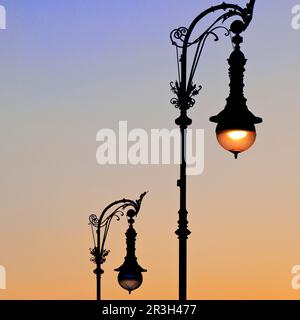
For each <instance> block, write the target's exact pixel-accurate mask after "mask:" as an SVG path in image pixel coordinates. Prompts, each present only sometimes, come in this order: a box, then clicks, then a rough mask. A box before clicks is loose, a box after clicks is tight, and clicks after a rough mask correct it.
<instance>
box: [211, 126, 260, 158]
mask: <svg viewBox="0 0 300 320" xmlns="http://www.w3.org/2000/svg"><path fill="white" fill-rule="evenodd" d="M216 134H217V140H218V142H219V144H220V145H221V146H222V147H223V148H224V149H225V150H227V151H230V152H232V153H233V154H234V156H235V158H237V157H238V155H239V153H241V152H244V151H246V150H248V149H249V148H251V147H252V145H253V144H254V142H255V140H256V130H255V126H254V125H253V124H250V125H248V126H245V127H238V126H237V127H234V126H224V125H222V124H218V126H217V129H216Z"/></svg>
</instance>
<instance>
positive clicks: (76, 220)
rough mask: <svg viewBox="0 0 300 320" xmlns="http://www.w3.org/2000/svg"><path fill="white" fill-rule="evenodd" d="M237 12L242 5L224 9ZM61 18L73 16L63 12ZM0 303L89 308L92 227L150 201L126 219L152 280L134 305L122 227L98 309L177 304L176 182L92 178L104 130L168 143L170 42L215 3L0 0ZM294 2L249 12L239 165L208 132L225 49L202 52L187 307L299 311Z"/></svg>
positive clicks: (140, 174) (165, 171) (113, 169)
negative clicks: (252, 302) (206, 304)
mask: <svg viewBox="0 0 300 320" xmlns="http://www.w3.org/2000/svg"><path fill="white" fill-rule="evenodd" d="M233 2H235V3H241V4H245V3H246V1H233ZM70 3H72V5H70ZM0 4H3V5H5V6H6V9H7V28H8V29H7V30H5V31H3V30H0V43H1V45H0V48H1V49H0V70H1V72H0V77H1V87H0V106H1V107H0V139H1V149H0V150H1V151H0V152H1V153H0V155H1V169H0V194H1V201H0V265H3V266H5V267H6V270H7V287H8V288H7V290H6V291H1V290H0V299H94V298H95V277H94V275H93V273H92V270H93V268H94V265H93V264H92V263H91V262H90V261H89V259H90V255H89V248H90V247H91V246H92V237H91V234H90V229H89V227H88V216H89V214H90V213H94V212H95V213H99V212H100V211H101V209H103V208H104V207H105V206H106V205H107V204H109V203H110V202H112V201H114V200H116V199H119V198H123V197H128V198H137V197H138V196H139V194H140V193H141V192H143V191H145V190H149V194H148V195H147V198H146V199H145V201H144V204H143V208H142V211H141V213H140V216H139V218H138V219H137V223H136V229H137V232H138V239H137V240H138V241H137V255H138V259H139V262H140V264H141V265H142V266H143V267H144V268H146V269H148V272H147V273H146V274H145V275H144V283H143V285H142V287H141V288H140V289H139V290H137V291H136V292H134V293H133V294H132V295H131V296H129V295H128V293H127V292H125V290H123V289H121V288H120V287H119V285H118V283H117V281H116V276H117V275H116V273H115V272H114V271H113V269H114V268H116V267H118V266H119V265H120V264H121V263H122V262H123V257H124V255H125V236H124V233H125V230H126V222H125V220H124V219H123V221H122V222H119V223H115V224H114V225H113V226H112V229H111V233H110V236H109V240H108V243H107V247H108V249H110V250H111V253H110V255H109V257H108V259H107V262H106V263H105V265H104V270H105V274H104V276H103V298H104V299H176V298H177V286H178V282H177V275H178V266H177V254H178V241H177V238H176V236H175V234H174V231H175V230H176V227H177V220H178V215H177V211H178V188H177V187H176V180H177V178H178V173H179V170H178V168H177V167H176V166H174V165H169V166H166V165H165V166H125V165H123V166H99V165H97V163H96V160H95V154H96V149H97V146H98V143H97V142H96V140H95V137H96V133H97V131H98V130H99V129H101V128H106V127H108V128H117V125H118V121H119V120H128V122H129V128H144V129H146V130H150V129H152V128H173V127H175V125H174V119H175V117H176V116H177V115H178V111H177V110H176V109H174V108H173V106H171V105H170V104H169V100H170V98H171V97H172V96H171V93H170V90H169V82H170V81H171V80H175V79H176V64H175V52H174V48H173V47H172V46H171V44H170V41H169V32H170V31H171V30H172V29H173V28H175V27H179V26H182V25H188V24H189V22H191V20H192V19H193V18H194V17H195V16H196V15H197V14H198V13H200V12H201V11H202V10H204V9H206V8H207V7H209V6H211V5H214V4H218V1H199V0H198V1H196V0H187V1H184V2H183V1H177V0H163V1H161V0H142V1H140V0H139V1H138V0H113V1H103V0H89V1H85V0H72V1H69V0H60V1H50V0H43V1H37V0H26V1H24V0H23V1H22V0H14V1H8V0H7V1H4V0H1V1H0ZM295 4H297V2H296V0H285V1H271V0H264V1H262V0H257V5H256V8H255V16H254V19H253V22H252V24H251V26H250V27H249V29H248V30H247V32H246V34H245V35H244V39H245V43H244V44H243V51H244V52H245V55H246V57H247V58H248V64H247V72H246V74H245V84H246V88H245V92H246V96H247V98H248V106H249V108H250V109H251V110H252V111H253V112H254V113H255V114H256V115H257V116H261V117H263V119H264V123H263V124H262V125H259V126H258V128H257V129H258V138H257V142H256V144H255V146H254V147H253V148H252V149H251V150H250V151H248V152H247V153H245V154H243V155H242V156H241V157H240V159H239V160H238V161H235V160H234V159H233V157H232V155H230V154H229V153H227V152H225V151H224V150H223V149H221V148H220V147H219V145H218V143H217V141H216V138H215V133H214V130H215V127H214V125H213V124H212V123H210V122H209V121H208V118H209V116H211V115H215V114H216V113H217V112H219V111H220V110H221V109H222V108H223V107H224V105H225V98H226V97H227V96H228V82H229V81H228V74H227V68H228V66H227V61H226V59H227V58H228V56H229V54H230V50H231V46H230V43H229V41H228V39H223V38H221V40H220V42H219V43H215V42H213V41H211V42H210V43H209V44H208V45H207V46H206V50H205V53H204V55H203V58H202V60H201V62H200V65H199V68H198V72H197V74H196V78H195V81H196V82H197V83H199V84H201V85H203V90H202V92H201V93H200V95H199V96H198V97H197V103H196V106H195V107H194V109H193V110H191V113H190V114H191V116H192V117H193V119H194V122H193V125H192V127H193V128H201V129H202V128H204V129H205V171H204V173H203V174H202V175H201V176H194V177H190V178H189V181H188V182H189V185H188V210H189V221H190V230H191V231H192V235H191V237H190V240H189V257H188V259H189V260H188V261H189V264H188V268H189V275H188V279H189V286H188V297H189V298H190V299H299V298H300V291H295V290H292V288H291V279H292V275H291V269H292V267H293V266H294V265H296V264H300V232H299V224H300V215H299V211H300V210H299V208H300V202H299V195H298V191H299V181H300V170H299V163H300V149H299V140H298V138H299V136H300V127H299V117H300V108H299V104H300V99H299V80H298V79H299V72H300V69H299V63H300V58H299V52H300V30H299V31H295V30H293V29H292V28H291V19H292V14H291V9H292V6H293V5H295Z"/></svg>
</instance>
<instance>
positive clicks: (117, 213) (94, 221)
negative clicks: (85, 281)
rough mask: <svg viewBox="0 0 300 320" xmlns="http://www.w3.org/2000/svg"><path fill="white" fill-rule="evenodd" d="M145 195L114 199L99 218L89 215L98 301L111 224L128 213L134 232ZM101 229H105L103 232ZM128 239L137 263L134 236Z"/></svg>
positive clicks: (130, 225) (129, 222) (92, 259)
mask: <svg viewBox="0 0 300 320" xmlns="http://www.w3.org/2000/svg"><path fill="white" fill-rule="evenodd" d="M145 195H146V192H144V193H142V194H141V196H140V198H139V199H138V200H135V201H134V200H130V199H125V198H124V199H121V200H118V201H114V202H112V203H111V204H110V205H108V206H107V207H106V208H105V209H104V210H103V211H102V213H101V215H100V217H99V218H98V217H97V215H95V214H91V215H90V216H89V221H90V222H89V225H90V226H91V229H92V234H93V240H94V248H93V249H90V253H91V255H92V258H91V261H92V262H94V263H95V264H96V269H95V270H94V273H95V274H96V277H97V301H98V302H100V301H101V275H102V274H103V273H104V271H103V270H102V268H101V265H102V264H103V263H104V262H105V261H106V257H107V256H108V254H109V252H110V251H109V250H107V249H106V248H105V243H106V239H107V235H108V232H109V229H110V226H111V222H112V220H113V219H114V218H115V219H116V220H117V221H120V219H121V217H122V216H124V215H126V217H127V220H128V224H129V229H130V230H131V232H132V230H134V229H133V223H134V219H133V218H134V217H135V216H137V215H138V213H139V211H140V208H141V204H142V201H143V198H144V196H145ZM94 229H95V230H96V237H95V233H94ZM101 230H103V232H101ZM134 232H135V230H134ZM102 233H103V234H102ZM135 236H136V233H135ZM128 239H129V240H128V241H129V242H130V243H129V245H128V242H127V245H128V247H129V248H130V249H131V251H129V256H130V254H131V256H133V257H131V259H132V260H134V259H135V262H136V264H137V261H136V257H135V247H134V248H133V247H132V241H133V236H132V235H128ZM133 244H135V237H134V242H133ZM133 249H134V250H133ZM137 265H138V264H137ZM132 266H133V265H132ZM140 271H141V272H145V271H146V270H144V269H142V268H141V270H140Z"/></svg>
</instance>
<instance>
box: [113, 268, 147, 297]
mask: <svg viewBox="0 0 300 320" xmlns="http://www.w3.org/2000/svg"><path fill="white" fill-rule="evenodd" d="M118 282H119V284H120V286H121V287H122V288H123V289H125V290H127V291H128V292H129V294H130V293H131V291H133V290H136V289H137V288H139V287H140V286H141V284H142V282H143V275H142V273H141V272H138V273H129V272H122V271H121V272H120V273H119V275H118Z"/></svg>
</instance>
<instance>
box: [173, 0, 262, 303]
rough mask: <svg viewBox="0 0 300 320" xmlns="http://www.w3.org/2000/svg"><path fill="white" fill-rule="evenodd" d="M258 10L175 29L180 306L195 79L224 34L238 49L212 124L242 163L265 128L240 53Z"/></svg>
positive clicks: (231, 7) (229, 8) (234, 8)
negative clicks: (250, 99) (201, 27)
mask: <svg viewBox="0 0 300 320" xmlns="http://www.w3.org/2000/svg"><path fill="white" fill-rule="evenodd" d="M254 5H255V0H250V1H249V3H248V4H247V5H246V7H245V8H242V7H240V6H239V5H236V4H227V3H224V2H223V3H222V4H220V5H217V6H213V7H211V8H209V9H207V10H205V11H203V12H202V13H201V14H200V15H198V16H197V17H196V18H195V19H194V20H193V21H192V23H191V25H190V26H189V28H186V27H180V28H177V29H174V30H173V31H172V32H171V34H170V38H171V41H172V44H173V45H174V46H175V48H176V54H177V68H178V80H177V81H175V82H171V90H172V92H173V93H174V94H175V96H176V97H174V98H172V99H171V103H172V104H173V105H175V107H176V108H178V109H179V110H180V116H179V117H178V118H177V119H176V121H175V123H176V124H177V125H178V126H179V128H180V133H181V164H180V179H179V180H178V182H177V185H178V187H179V188H180V209H179V212H178V213H179V221H178V230H177V231H176V234H177V235H178V239H179V300H181V301H185V300H186V298H187V292H186V291H187V279H186V278H187V239H188V236H189V235H190V233H191V232H190V231H189V229H188V220H187V214H188V211H187V208H186V182H187V178H186V129H187V128H188V127H189V126H190V125H191V124H192V120H191V119H190V118H189V117H188V115H187V111H188V110H189V109H190V108H192V107H193V106H194V104H195V96H196V95H198V94H199V92H200V90H201V89H202V87H201V86H197V85H195V84H194V82H193V79H194V76H195V72H196V69H197V66H198V63H199V59H200V57H201V54H202V52H203V49H204V45H205V43H206V41H207V39H208V38H209V37H210V36H213V37H214V39H215V41H218V40H219V36H218V34H217V32H218V31H219V30H223V31H224V30H225V36H230V37H231V39H232V44H233V47H234V50H233V52H232V54H231V55H230V58H229V59H228V63H229V66H230V68H229V77H230V85H229V86H230V94H229V97H228V98H227V103H226V106H225V108H224V110H223V111H221V112H220V113H219V114H218V115H216V116H214V117H211V118H210V121H212V122H215V123H217V128H216V134H217V140H218V142H219V144H220V145H221V146H222V147H223V148H224V149H226V150H228V151H230V152H232V153H233V154H234V156H235V158H237V157H238V155H239V153H241V152H244V151H246V150H248V149H249V148H250V147H251V146H252V145H253V144H254V142H255V139H256V129H255V124H258V123H261V122H262V119H261V118H258V117H256V116H254V115H253V114H252V113H251V112H250V111H249V109H248V107H247V104H246V102H247V99H246V98H245V97H244V90H243V89H244V81H243V80H244V71H245V65H246V61H247V60H246V58H245V56H244V54H243V53H242V51H241V49H240V45H241V43H242V42H243V38H242V36H241V34H242V33H243V32H244V31H245V30H246V29H247V27H248V26H249V24H250V22H251V20H252V16H253V10H254ZM215 12H222V13H221V15H220V16H218V17H217V18H216V19H215V20H214V21H213V23H211V24H210V25H209V27H208V28H207V29H205V31H204V32H203V33H202V34H201V35H200V36H197V37H195V38H194V39H192V38H191V36H192V33H193V31H194V29H195V27H196V26H197V25H198V23H199V22H200V21H202V20H203V18H205V17H206V16H208V15H209V14H211V13H215ZM234 17H235V18H238V19H237V20H234V21H233V22H232V23H231V25H230V28H227V27H225V26H224V25H223V24H224V23H225V22H226V21H227V20H229V19H230V18H234ZM191 47H195V52H194V58H192V59H191V63H190V64H188V51H190V50H188V49H190V48H191ZM189 66H190V69H189V70H188V68H189Z"/></svg>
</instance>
